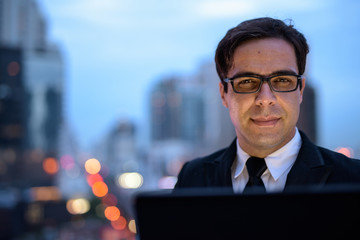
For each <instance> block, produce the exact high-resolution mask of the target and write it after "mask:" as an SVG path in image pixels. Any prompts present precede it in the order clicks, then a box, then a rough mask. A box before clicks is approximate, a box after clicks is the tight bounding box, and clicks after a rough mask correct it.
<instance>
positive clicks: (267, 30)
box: [215, 17, 309, 92]
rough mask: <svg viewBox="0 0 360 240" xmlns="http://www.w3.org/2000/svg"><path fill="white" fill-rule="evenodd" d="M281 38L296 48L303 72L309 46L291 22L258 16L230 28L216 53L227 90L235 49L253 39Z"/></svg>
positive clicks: (216, 61) (218, 66) (220, 73)
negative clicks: (225, 80) (286, 22)
mask: <svg viewBox="0 0 360 240" xmlns="http://www.w3.org/2000/svg"><path fill="white" fill-rule="evenodd" d="M264 38H280V39H284V40H285V41H287V42H288V43H290V44H291V45H292V46H293V47H294V49H295V55H296V61H297V65H298V69H299V74H300V75H301V74H303V73H304V71H305V65H306V55H307V54H308V53H309V46H308V44H307V42H306V39H305V37H304V35H303V34H302V33H300V32H299V31H298V30H296V29H295V28H294V26H293V25H292V24H291V21H290V23H289V25H287V24H285V23H284V22H283V21H281V20H278V19H273V18H268V17H266V18H256V19H252V20H248V21H244V22H242V23H240V24H239V25H237V26H236V27H234V28H232V29H230V30H229V31H228V32H227V33H226V35H225V37H224V38H223V39H222V40H221V41H220V42H219V44H218V47H217V49H216V53H215V63H216V71H217V73H218V75H219V77H220V80H221V82H222V83H223V85H224V90H225V92H226V91H227V84H226V83H225V82H224V79H225V78H227V74H228V71H229V70H230V68H231V67H232V64H233V58H234V52H235V49H236V48H237V47H238V46H239V45H241V44H242V43H244V42H246V41H249V40H253V39H264Z"/></svg>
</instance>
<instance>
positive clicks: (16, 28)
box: [0, 0, 64, 186]
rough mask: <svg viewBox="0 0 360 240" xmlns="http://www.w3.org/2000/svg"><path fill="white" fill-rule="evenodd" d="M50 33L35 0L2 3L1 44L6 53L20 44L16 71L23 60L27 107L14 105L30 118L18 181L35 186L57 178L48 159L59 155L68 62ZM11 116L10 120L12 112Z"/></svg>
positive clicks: (26, 119) (26, 120) (24, 103)
mask: <svg viewBox="0 0 360 240" xmlns="http://www.w3.org/2000/svg"><path fill="white" fill-rule="evenodd" d="M46 34H47V32H46V21H45V19H44V17H43V15H42V13H41V11H40V9H39V7H38V5H37V2H36V1H35V0H2V1H0V46H2V49H4V50H3V51H5V50H10V49H14V48H15V49H18V51H19V53H20V54H18V58H17V60H16V61H13V62H11V64H12V65H11V66H12V68H13V69H15V67H16V66H17V65H16V64H18V66H19V69H20V70H19V71H20V73H19V78H18V79H21V81H20V80H18V81H14V82H13V84H17V85H16V88H18V89H23V91H22V92H23V94H22V95H21V100H22V101H21V107H19V108H14V109H13V112H17V114H18V115H19V116H20V115H21V116H22V119H24V120H23V122H22V125H21V127H22V129H23V130H24V131H23V136H22V148H23V151H24V154H22V157H21V158H19V159H17V161H21V164H20V163H19V165H21V166H22V171H19V172H17V176H18V178H17V179H19V176H21V178H23V179H24V178H26V179H27V181H23V182H22V183H21V184H24V185H30V186H31V185H50V184H52V179H53V176H52V175H51V174H50V175H49V174H48V173H45V172H44V170H43V167H42V163H43V161H44V159H45V158H46V157H53V158H58V157H59V156H58V138H59V131H60V127H61V122H62V102H63V101H62V98H63V81H64V76H63V62H62V55H61V53H60V51H59V49H58V47H57V46H56V45H53V44H50V43H49V42H48V41H47V35H46ZM6 64H9V63H5V62H4V63H3V65H2V67H4V69H5V68H6V67H7V66H6ZM14 71H15V70H14ZM3 73H4V71H3ZM5 74H6V72H5ZM8 74H9V73H8ZM4 91H5V90H4ZM19 104H20V102H19ZM5 118H7V119H10V115H6V116H5ZM9 121H10V120H9ZM20 174H21V175H20Z"/></svg>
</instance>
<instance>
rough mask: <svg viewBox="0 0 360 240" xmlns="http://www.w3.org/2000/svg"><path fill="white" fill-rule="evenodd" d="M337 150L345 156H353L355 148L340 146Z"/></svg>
mask: <svg viewBox="0 0 360 240" xmlns="http://www.w3.org/2000/svg"><path fill="white" fill-rule="evenodd" d="M335 151H337V152H338V153H341V154H344V155H345V156H347V157H349V158H351V157H353V155H354V154H353V150H352V149H351V148H346V147H339V148H337V149H335Z"/></svg>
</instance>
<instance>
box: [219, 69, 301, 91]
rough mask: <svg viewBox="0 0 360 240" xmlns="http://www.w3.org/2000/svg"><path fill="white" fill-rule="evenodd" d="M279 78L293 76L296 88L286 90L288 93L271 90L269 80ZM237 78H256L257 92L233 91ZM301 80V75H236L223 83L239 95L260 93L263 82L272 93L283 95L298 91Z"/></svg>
mask: <svg viewBox="0 0 360 240" xmlns="http://www.w3.org/2000/svg"><path fill="white" fill-rule="evenodd" d="M279 76H295V77H296V78H297V82H296V86H295V88H294V89H292V90H288V91H279V90H276V89H274V88H273V86H272V85H271V82H270V79H272V78H274V77H279ZM239 77H252V78H257V79H260V81H261V82H260V85H259V87H258V89H257V90H255V91H251V92H239V91H236V90H235V87H234V80H235V79H236V78H239ZM302 79H303V75H298V74H275V75H271V76H268V77H265V76H260V75H240V76H239V75H236V76H234V77H232V78H225V79H224V82H226V83H229V82H230V83H231V86H232V88H233V91H234V92H235V93H240V94H248V93H257V92H259V91H260V89H261V87H262V85H263V83H264V82H267V83H268V85H269V87H270V89H271V90H272V91H273V92H280V93H284V92H294V91H296V90H297V89H298V87H299V85H300V89H301V88H302Z"/></svg>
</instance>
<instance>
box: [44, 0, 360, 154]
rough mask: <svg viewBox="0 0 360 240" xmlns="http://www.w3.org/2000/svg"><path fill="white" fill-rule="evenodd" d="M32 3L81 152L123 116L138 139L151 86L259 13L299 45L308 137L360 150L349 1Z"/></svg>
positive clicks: (355, 31) (182, 70)
mask: <svg viewBox="0 0 360 240" xmlns="http://www.w3.org/2000/svg"><path fill="white" fill-rule="evenodd" d="M38 2H39V3H40V7H41V8H42V9H43V10H44V11H43V12H44V15H45V17H46V20H47V22H48V26H47V27H48V32H49V38H50V40H51V41H53V42H56V43H57V44H59V45H60V46H61V49H62V51H63V53H64V55H65V71H66V74H65V75H66V76H65V79H66V83H65V85H64V86H65V89H64V94H65V106H64V107H65V116H66V120H67V121H68V123H69V124H70V126H71V129H72V130H73V131H74V133H75V136H77V137H78V139H79V140H80V143H81V145H82V146H85V147H87V148H88V149H89V148H90V147H91V146H93V144H94V143H96V142H99V141H101V139H102V138H103V137H104V135H106V133H107V132H108V131H109V129H111V128H112V127H113V126H115V125H116V124H117V123H118V122H119V121H122V120H124V119H125V120H126V119H129V120H130V121H133V122H135V123H136V125H137V127H138V133H140V134H141V136H140V137H139V139H141V140H143V141H144V139H148V138H149V136H148V135H149V131H150V130H149V123H148V121H149V112H148V111H149V110H148V109H147V102H148V101H149V91H150V89H151V87H152V86H153V85H154V84H155V83H156V82H157V81H159V80H161V79H162V78H164V77H171V76H184V75H185V76H190V75H192V74H195V73H196V72H197V71H198V69H199V68H200V66H201V65H202V64H204V63H207V62H213V55H214V51H215V49H216V45H217V43H218V42H219V40H220V39H221V38H222V37H223V36H224V34H225V33H226V31H227V30H228V29H229V28H231V27H234V26H235V25H237V24H238V23H240V22H241V21H243V20H246V19H249V18H255V17H262V16H269V17H276V18H280V19H292V20H293V23H294V25H295V27H296V28H298V29H299V30H300V31H301V32H303V33H304V34H305V36H306V37H307V39H308V41H309V45H310V54H309V57H308V64H307V73H306V75H307V79H308V82H309V83H311V84H312V85H313V86H314V87H315V91H316V97H317V98H316V100H317V102H316V104H317V105H316V109H317V115H318V116H317V129H318V136H319V137H318V143H319V144H320V145H323V146H325V147H328V148H331V149H335V148H336V147H339V146H344V147H351V148H353V149H354V150H355V151H356V150H357V149H358V148H359V146H360V143H359V141H358V140H357V136H358V135H359V134H360V127H358V126H357V119H359V117H360V113H359V111H358V110H357V107H356V105H355V106H352V105H353V103H354V102H355V101H356V100H357V93H356V89H357V88H358V87H359V86H360V82H359V81H356V77H355V76H356V75H357V71H356V70H357V67H358V66H359V64H360V60H359V59H358V58H357V57H356V56H357V55H358V54H359V53H360V46H359V45H358V44H357V43H358V42H359V41H360V30H359V29H360V14H359V12H360V3H359V2H357V1H351V0H350V1H346V2H345V3H344V2H343V1H339V0H333V1H316V2H314V1H282V0H276V1H262V0H258V1H203V0H200V1H181V2H176V1H160V0H158V1H155V0H154V1H146V2H142V1H113V0H106V1H89V0H86V1H84V0H77V1H63V0H62V1H58V0H51V1H50V0H39V1H38ZM344 79H347V80H349V82H348V83H346V84H344V82H343V80H344ZM339 80H341V81H339ZM214 84H217V82H214ZM214 97H218V96H214ZM145 142H146V140H145Z"/></svg>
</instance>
